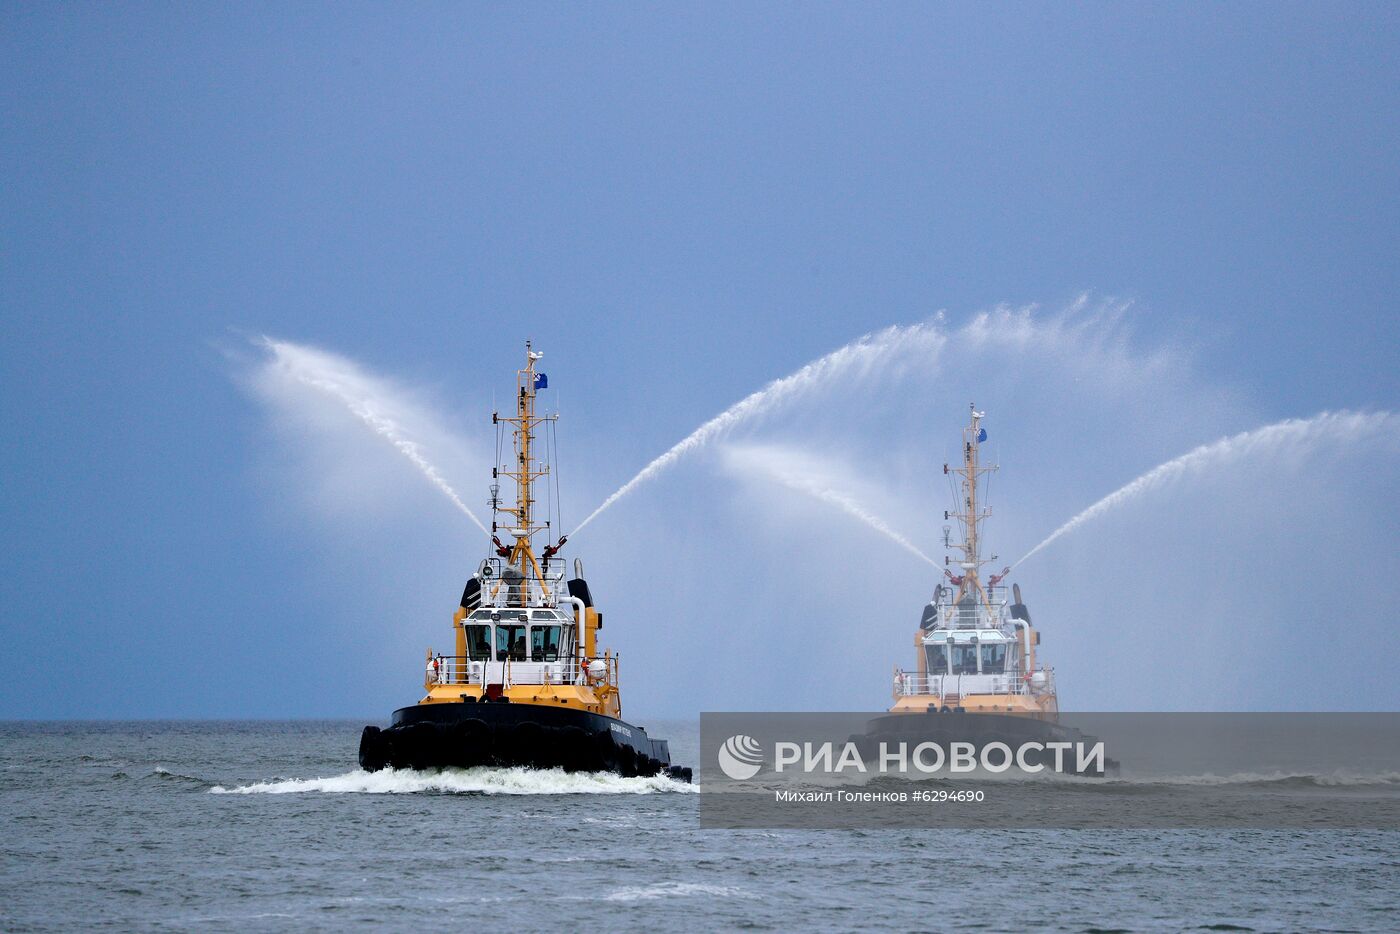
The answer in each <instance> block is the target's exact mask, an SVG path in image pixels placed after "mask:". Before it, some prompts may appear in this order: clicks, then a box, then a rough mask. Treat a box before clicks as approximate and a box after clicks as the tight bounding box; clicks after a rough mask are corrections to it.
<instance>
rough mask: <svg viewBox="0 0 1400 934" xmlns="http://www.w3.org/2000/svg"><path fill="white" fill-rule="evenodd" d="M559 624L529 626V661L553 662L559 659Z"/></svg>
mask: <svg viewBox="0 0 1400 934" xmlns="http://www.w3.org/2000/svg"><path fill="white" fill-rule="evenodd" d="M562 628H563V627H560V626H538V625H536V626H531V627H530V661H532V662H555V661H558V660H559V638H560V631H561V629H562Z"/></svg>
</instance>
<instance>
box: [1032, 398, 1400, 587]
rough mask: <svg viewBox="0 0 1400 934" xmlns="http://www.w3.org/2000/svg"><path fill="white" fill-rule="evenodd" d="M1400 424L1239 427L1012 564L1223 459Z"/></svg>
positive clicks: (1315, 420)
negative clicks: (1160, 488) (1245, 429)
mask: <svg viewBox="0 0 1400 934" xmlns="http://www.w3.org/2000/svg"><path fill="white" fill-rule="evenodd" d="M1397 430H1400V419H1398V418H1397V417H1396V416H1395V415H1394V414H1392V413H1390V412H1373V413H1364V412H1363V413H1358V412H1323V413H1321V414H1319V415H1314V416H1313V417H1312V418H1304V419H1299V418H1288V419H1284V420H1283V421H1281V422H1275V423H1274V424H1272V425H1265V426H1264V427H1263V428H1256V429H1254V430H1252V431H1244V432H1240V433H1239V434H1237V435H1231V436H1230V437H1228V438H1221V439H1220V440H1218V441H1213V442H1211V443H1210V444H1203V445H1201V446H1200V447H1198V448H1195V449H1193V450H1191V451H1188V452H1186V453H1185V454H1183V455H1181V456H1180V457H1177V458H1174V459H1173V460H1169V461H1167V462H1166V463H1165V464H1161V465H1159V466H1157V467H1154V468H1152V469H1151V470H1149V471H1148V472H1147V473H1145V474H1143V475H1142V476H1140V477H1138V478H1137V479H1136V480H1133V481H1132V482H1131V483H1128V484H1126V485H1124V486H1122V487H1120V488H1119V489H1117V490H1114V491H1113V492H1112V493H1110V494H1108V495H1107V496H1105V497H1104V498H1103V499H1101V500H1099V501H1098V502H1097V503H1094V504H1093V505H1092V506H1090V507H1089V508H1088V509H1085V510H1084V511H1083V512H1081V513H1079V514H1078V515H1077V516H1075V517H1074V518H1072V519H1070V520H1069V521H1068V522H1066V523H1065V524H1064V525H1062V526H1060V527H1059V528H1058V529H1056V530H1055V531H1053V532H1051V533H1050V535H1049V536H1048V537H1046V539H1045V540H1044V541H1043V542H1041V543H1040V544H1039V545H1036V546H1035V547H1034V548H1032V549H1031V550H1030V551H1028V552H1026V554H1025V555H1023V556H1022V557H1021V558H1020V559H1019V560H1018V561H1016V563H1015V564H1013V565H1012V567H1016V566H1017V565H1020V564H1022V563H1024V562H1025V561H1026V559H1027V558H1030V557H1031V556H1033V555H1035V554H1036V553H1038V552H1040V551H1041V550H1043V549H1044V548H1046V547H1047V546H1049V545H1050V544H1051V543H1052V542H1054V541H1055V540H1056V539H1058V538H1060V537H1061V536H1064V535H1067V534H1069V533H1070V532H1073V531H1074V530H1075V529H1077V528H1079V527H1080V526H1081V525H1083V524H1084V523H1086V522H1089V521H1090V520H1092V519H1095V518H1097V517H1099V516H1101V515H1103V514H1104V513H1106V512H1109V511H1111V510H1113V509H1116V508H1118V507H1119V506H1122V505H1124V504H1126V503H1130V502H1132V501H1134V500H1136V499H1138V498H1139V497H1141V496H1144V495H1146V494H1147V493H1149V492H1151V491H1152V490H1154V489H1157V488H1158V487H1161V486H1164V485H1165V484H1168V483H1171V482H1173V481H1175V480H1178V479H1180V478H1182V477H1185V476H1189V475H1190V474H1193V473H1200V472H1201V471H1203V470H1206V469H1207V468H1211V467H1214V466H1216V465H1218V464H1219V463H1220V462H1221V461H1229V460H1231V459H1233V458H1237V457H1244V456H1246V455H1250V454H1277V453H1279V452H1281V451H1282V450H1283V449H1284V447H1285V446H1286V445H1289V444H1304V445H1310V446H1311V445H1316V444H1318V443H1320V442H1322V441H1343V442H1353V441H1356V440H1358V439H1360V438H1363V437H1366V436H1368V435H1375V434H1380V433H1386V432H1388V433H1391V434H1394V433H1396V432H1397Z"/></svg>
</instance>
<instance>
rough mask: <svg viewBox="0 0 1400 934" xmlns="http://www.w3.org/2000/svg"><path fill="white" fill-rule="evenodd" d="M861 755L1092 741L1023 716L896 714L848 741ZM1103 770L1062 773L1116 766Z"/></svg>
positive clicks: (1097, 773) (1096, 774) (1100, 772)
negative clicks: (896, 749)
mask: <svg viewBox="0 0 1400 934" xmlns="http://www.w3.org/2000/svg"><path fill="white" fill-rule="evenodd" d="M852 739H853V740H854V741H855V742H856V744H857V748H859V749H860V750H861V752H862V754H864V753H866V752H867V751H869V752H871V754H872V755H873V754H874V750H876V749H878V748H879V745H878V744H879V743H881V742H884V743H900V742H905V743H910V744H911V745H912V744H916V743H921V742H933V743H937V744H938V745H940V746H942V747H943V748H944V749H947V748H948V745H949V744H950V743H954V742H962V743H971V744H972V745H973V746H974V747H975V749H976V753H977V755H979V756H980V755H981V752H982V748H983V747H984V746H986V745H987V744H988V743H1005V744H1006V745H1008V746H1010V747H1011V748H1012V749H1016V748H1018V747H1019V746H1020V745H1021V744H1022V743H1050V742H1068V743H1086V744H1089V745H1092V744H1093V743H1094V742H1095V738H1094V737H1092V736H1089V735H1087V734H1085V733H1083V732H1081V731H1079V730H1077V729H1075V728H1074V727H1071V726H1065V725H1063V724H1060V723H1057V722H1055V721H1053V720H1042V719H1040V718H1038V717H1031V716H1026V715H1025V714H1010V713H1006V714H1003V713H966V712H949V713H939V712H937V711H928V712H926V713H899V714H888V715H886V716H883V717H876V718H875V719H874V720H871V721H870V723H869V725H867V726H866V731H865V733H864V734H862V735H861V736H858V737H852ZM1104 766H1105V767H1104V769H1103V770H1092V771H1089V770H1086V771H1083V772H1080V771H1076V770H1073V769H1066V772H1067V773H1068V774H1073V775H1083V776H1087V777H1092V778H1103V777H1104V776H1105V775H1113V774H1116V773H1117V771H1118V763H1117V762H1115V761H1114V760H1112V759H1107V760H1105V763H1104Z"/></svg>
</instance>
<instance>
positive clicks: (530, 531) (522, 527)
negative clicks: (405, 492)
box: [491, 341, 564, 584]
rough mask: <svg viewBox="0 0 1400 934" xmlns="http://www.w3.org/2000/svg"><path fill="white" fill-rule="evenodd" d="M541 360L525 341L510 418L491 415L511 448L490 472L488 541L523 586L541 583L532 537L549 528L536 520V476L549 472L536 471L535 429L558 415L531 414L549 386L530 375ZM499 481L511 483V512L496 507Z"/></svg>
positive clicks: (548, 553) (548, 550)
mask: <svg viewBox="0 0 1400 934" xmlns="http://www.w3.org/2000/svg"><path fill="white" fill-rule="evenodd" d="M543 356H544V353H543V352H541V351H538V350H534V349H532V347H531V344H530V341H526V342H525V366H524V367H522V368H521V369H519V370H517V371H516V405H515V414H514V415H513V416H512V415H501V414H500V413H499V412H495V413H492V415H491V420H492V422H494V423H495V424H497V425H509V426H511V432H512V436H513V448H514V456H513V458H512V460H511V463H510V464H509V465H508V466H504V467H503V466H502V465H500V464H497V466H496V467H494V468H493V469H492V472H491V474H492V482H491V511H492V516H491V541H492V542H493V543H494V544H495V546H496V553H497V554H498V555H500V556H501V557H503V558H505V559H506V564H507V565H508V566H510V567H513V568H515V569H516V570H517V571H519V573H520V575H521V577H523V578H524V579H525V580H526V581H530V580H535V581H539V582H540V583H541V584H542V583H543V582H544V569H543V568H542V567H541V566H540V561H539V559H538V558H537V557H536V555H535V549H534V544H533V539H534V536H535V534H536V533H538V532H543V531H546V530H547V529H548V528H549V520H548V519H547V518H546V520H545V521H544V523H543V524H540V523H537V522H536V521H535V518H534V509H535V495H534V484H535V481H536V480H538V479H539V478H540V477H545V476H548V475H549V473H550V471H551V467H550V465H549V464H548V463H544V464H541V465H539V466H538V467H537V466H536V458H535V450H534V448H535V429H536V428H537V427H538V426H540V425H542V424H545V423H548V422H554V421H557V420H558V418H559V416H558V415H539V414H536V412H535V398H536V395H537V394H538V392H539V390H541V389H543V388H545V387H546V386H547V385H548V383H547V379H548V378H547V377H546V376H545V375H544V374H543V373H540V372H537V371H536V370H535V364H536V363H537V362H538V361H539V360H540V359H541V358H542V357H543ZM503 476H504V477H509V478H511V479H512V480H514V481H515V505H514V506H513V507H511V506H504V505H502V504H501V498H500V489H501V488H500V483H499V479H498V478H499V477H503ZM501 515H504V516H506V517H508V518H509V520H510V522H509V523H508V526H509V527H508V528H507V529H506V530H505V531H506V532H508V533H509V534H510V535H511V536H512V537H513V538H514V542H513V543H512V544H510V545H504V544H502V542H501V539H500V531H501V529H500V524H499V522H498V521H497V516H501ZM563 544H564V539H563V538H561V539H560V540H559V543H558V544H556V545H550V546H546V547H545V549H544V557H545V559H546V560H548V559H549V558H550V557H552V556H553V555H554V553H555V552H557V551H558V550H559V548H560V546H562V545H563Z"/></svg>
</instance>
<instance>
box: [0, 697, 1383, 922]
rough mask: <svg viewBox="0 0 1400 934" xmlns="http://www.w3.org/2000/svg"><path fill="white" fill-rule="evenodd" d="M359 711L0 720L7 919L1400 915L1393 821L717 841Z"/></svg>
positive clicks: (687, 795) (681, 741)
mask: <svg viewBox="0 0 1400 934" xmlns="http://www.w3.org/2000/svg"><path fill="white" fill-rule="evenodd" d="M361 725H362V724H361V723H359V722H358V721H356V722H312V721H298V722H286V723H266V722H257V723H233V722H229V723H212V722H189V723H181V722H145V723H61V724H60V723H51V724H40V723H7V724H0V817H2V818H3V827H4V832H3V837H0V926H2V927H3V928H4V929H5V930H14V931H19V930H68V929H73V928H110V929H120V930H132V929H135V930H153V929H170V928H174V929H186V928H200V929H214V930H234V929H237V930H242V931H249V930H255V931H256V930H306V929H332V928H335V929H340V928H347V927H359V928H389V929H416V930H423V929H431V928H434V927H438V928H442V929H445V930H458V929H464V928H470V929H476V928H480V929H483V930H494V929H498V928H503V927H505V926H509V927H512V928H516V929H523V930H542V929H548V928H562V929H568V930H661V929H673V928H678V927H681V926H685V927H689V928H691V929H694V930H710V929H716V928H720V929H723V928H740V927H742V928H755V929H769V930H772V929H789V928H796V929H803V930H812V929H855V928H860V929H880V930H893V931H902V930H921V929H932V930H955V929H980V930H1018V929H1025V928H1032V927H1045V928H1051V929H1056V930H1066V931H1096V930H1097V931H1102V930H1258V931H1292V930H1362V931H1371V930H1396V929H1400V833H1397V832H1394V831H1337V830H1334V831H1324V830H1300V831H1262V830H1235V831H1202V830H1192V831H1184V830H1178V831H1150V832H1148V831H1123V830H1119V831H1109V830H1096V831H1048V830H1043V831H1034V830H1008V831H958V830H882V831H757V830H732V831H717V830H711V831H702V830H700V829H699V827H698V821H697V796H696V794H694V792H693V790H692V789H689V788H685V787H681V786H677V785H675V784H673V783H670V782H668V781H666V780H664V779H619V778H614V777H595V776H566V775H562V774H540V773H526V772H518V771H513V770H471V771H468V772H448V773H425V774H419V773H395V774H385V773H379V774H376V775H366V774H364V773H362V772H359V771H358V770H357V769H356V768H355V767H354V759H355V750H356V746H357V744H358V741H359V730H360V727H361ZM645 725H646V726H647V727H648V728H649V729H650V730H651V732H652V734H653V735H655V736H660V737H668V738H670V739H671V741H672V751H673V755H674V756H675V759H676V761H678V762H680V763H683V764H691V765H693V764H695V755H696V751H697V749H698V731H697V727H696V724H694V723H661V722H656V723H645Z"/></svg>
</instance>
